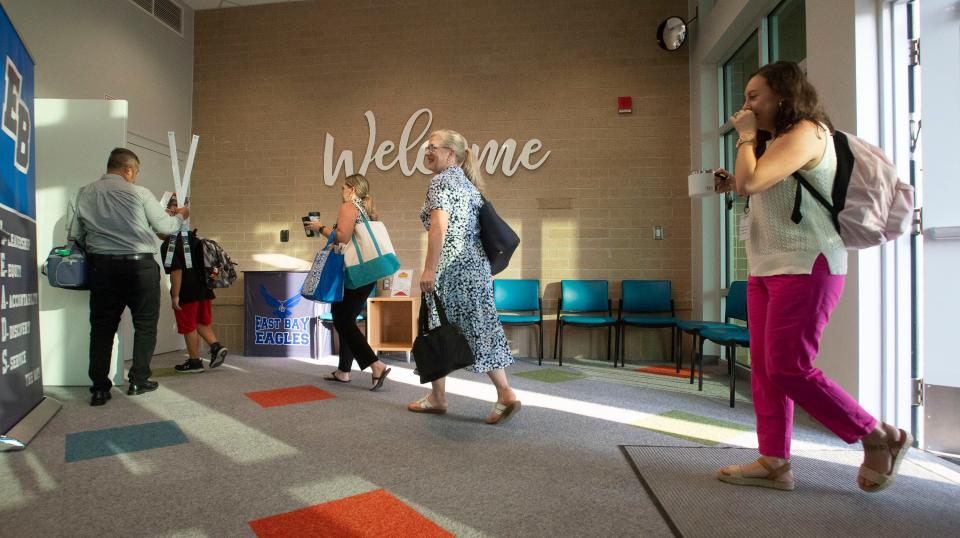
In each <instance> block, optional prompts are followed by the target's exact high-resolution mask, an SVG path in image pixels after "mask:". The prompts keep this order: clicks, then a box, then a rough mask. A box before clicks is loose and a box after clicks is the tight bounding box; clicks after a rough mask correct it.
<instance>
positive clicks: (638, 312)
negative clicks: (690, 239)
mask: <svg viewBox="0 0 960 538" xmlns="http://www.w3.org/2000/svg"><path fill="white" fill-rule="evenodd" d="M493 289H494V300H495V302H496V306H497V310H498V311H499V313H500V322H501V323H503V324H504V325H506V326H524V325H526V326H535V327H536V328H537V329H538V336H539V342H540V345H539V349H538V353H537V359H538V364H541V365H542V364H543V301H542V299H541V297H540V281H539V280H506V279H498V280H494V287H493ZM746 295H747V294H746V282H743V281H737V282H733V283H732V284H731V286H730V290H729V294H728V295H727V300H726V303H725V307H724V321H723V322H716V321H698V320H680V319H677V318H676V312H675V309H674V303H673V297H672V286H671V283H670V281H669V280H624V281H623V282H622V296H621V300H620V305H619V306H620V308H619V309H618V315H617V316H616V317H615V316H614V315H613V301H611V300H610V298H609V284H608V282H607V281H606V280H561V281H560V298H559V301H558V305H557V328H556V331H555V332H554V347H553V354H554V355H553V358H554V360H556V361H557V363H558V364H559V365H560V366H563V330H564V327H565V326H574V327H583V328H606V329H607V359H608V360H609V359H610V358H611V357H612V358H613V360H614V362H613V365H614V367H616V366H617V360H618V359H619V361H620V364H621V366H626V363H625V355H626V353H625V349H624V348H625V344H626V338H625V336H626V330H627V328H628V327H639V328H644V329H670V331H671V342H672V345H671V349H670V358H671V360H673V361H674V362H675V363H676V367H677V372H680V369H681V363H682V358H681V347H682V337H683V334H684V333H686V334H690V335H691V337H692V340H693V342H692V344H693V345H692V346H691V351H690V383H691V384H693V382H694V377H695V372H697V371H698V369H699V385H698V388H699V390H703V347H704V344H705V342H706V341H712V342H716V343H717V344H719V345H721V346H724V347H725V348H726V349H727V356H728V358H729V359H728V361H727V366H728V372H729V374H730V406H731V407H733V406H734V393H735V390H736V375H735V374H736V367H737V366H738V364H737V363H736V360H735V356H736V355H735V352H736V348H737V347H747V348H748V347H749V346H750V334H749V332H748V331H747V328H746V327H743V326H741V325H738V324H735V323H733V321H735V320H739V321H742V322H746V321H747V297H746ZM612 336H615V338H614V340H613V341H614V342H615V344H614V345H613V346H611V337H612ZM611 347H613V353H611Z"/></svg>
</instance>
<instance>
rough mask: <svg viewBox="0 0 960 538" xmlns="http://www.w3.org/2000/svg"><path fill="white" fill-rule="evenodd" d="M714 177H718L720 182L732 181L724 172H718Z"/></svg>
mask: <svg viewBox="0 0 960 538" xmlns="http://www.w3.org/2000/svg"><path fill="white" fill-rule="evenodd" d="M713 175H714V176H716V177H718V178H720V181H726V180H728V179H730V176H729V175H728V174H727V173H726V172H723V171H716V172H714V173H713Z"/></svg>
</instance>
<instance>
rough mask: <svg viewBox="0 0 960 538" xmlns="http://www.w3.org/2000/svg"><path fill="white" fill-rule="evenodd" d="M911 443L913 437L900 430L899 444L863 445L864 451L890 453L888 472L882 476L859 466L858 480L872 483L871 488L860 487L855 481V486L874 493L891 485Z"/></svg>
mask: <svg viewBox="0 0 960 538" xmlns="http://www.w3.org/2000/svg"><path fill="white" fill-rule="evenodd" d="M912 443H913V437H911V436H910V434H909V433H907V432H906V431H904V430H900V442H898V443H890V444H887V443H880V444H876V445H875V444H872V443H863V449H864V450H873V451H885V452H889V453H890V461H891V464H890V472H889V473H887V474H883V473H880V472H877V471H875V470H873V469H871V468H869V467H867V466H865V465H861V466H860V474H859V475H858V476H859V477H860V478H864V479H866V480H869V481H870V482H873V485H872V486H861V485H860V482H859V481H857V486H860V489H862V490H863V491H866V492H867V493H876V492H878V491H883V490H885V489H887V488H889V487H890V486H892V485H893V482H894V480H896V478H897V472H898V471H899V470H900V464H901V463H903V459H904V458H905V457H906V455H907V451H908V450H910V445H911V444H912Z"/></svg>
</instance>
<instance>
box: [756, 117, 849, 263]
mask: <svg viewBox="0 0 960 538" xmlns="http://www.w3.org/2000/svg"><path fill="white" fill-rule="evenodd" d="M823 128H824V130H825V131H826V132H827V143H826V148H825V149H824V152H823V156H822V157H821V159H820V162H819V163H818V164H817V166H815V167H814V168H813V169H812V170H809V171H807V170H800V171H799V172H800V175H801V176H803V177H804V179H806V180H807V181H809V182H810V184H811V185H813V186H814V187H816V188H817V190H818V191H820V193H822V194H823V195H824V196H825V197H826V198H827V199H828V200H829V199H830V192H831V190H832V189H833V179H834V176H836V173H837V151H836V149H835V148H834V147H833V135H830V134H829V133H830V131H829V130H827V129H826V126H823ZM801 188H802V187H801ZM796 190H797V180H796V179H795V178H793V177H792V176H788V177H786V178H784V179H782V180H781V181H780V182H778V183H777V184H776V185H774V186H772V187H770V188H769V189H767V190H765V191H763V192H761V193H759V194H755V195H753V196H751V197H750V214H751V219H752V222H751V224H750V239H749V240H747V245H746V247H747V262H748V264H749V267H750V274H751V275H752V276H772V275H808V274H810V273H811V272H812V270H813V264H814V262H815V261H816V260H817V256H819V255H820V254H823V255H824V257H825V258H826V259H827V265H828V266H829V268H830V274H833V275H845V274H847V251H846V249H845V248H844V246H843V241H842V240H841V239H840V234H838V233H837V230H836V229H835V228H834V227H833V221H832V220H831V218H830V213H829V211H827V209H826V208H824V207H823V206H822V205H820V203H819V202H817V200H816V199H815V198H814V197H813V195H811V194H810V193H809V192H807V191H806V190H805V189H804V191H803V198H802V201H801V203H800V211H801V213H802V214H803V220H801V221H800V223H799V224H795V223H794V222H793V221H792V220H790V216H791V215H792V214H793V205H794V197H795V195H796Z"/></svg>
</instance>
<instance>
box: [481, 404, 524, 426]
mask: <svg viewBox="0 0 960 538" xmlns="http://www.w3.org/2000/svg"><path fill="white" fill-rule="evenodd" d="M519 410H520V400H514V401H512V402H510V403H508V404H507V405H503V404H502V403H500V402H497V403H495V404H493V414H494V417H493V418H490V417H487V421H486V422H487V424H500V423H501V422H506V421H508V420H510V417H512V416H513V415H515V414H516V413H517V411H519Z"/></svg>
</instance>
